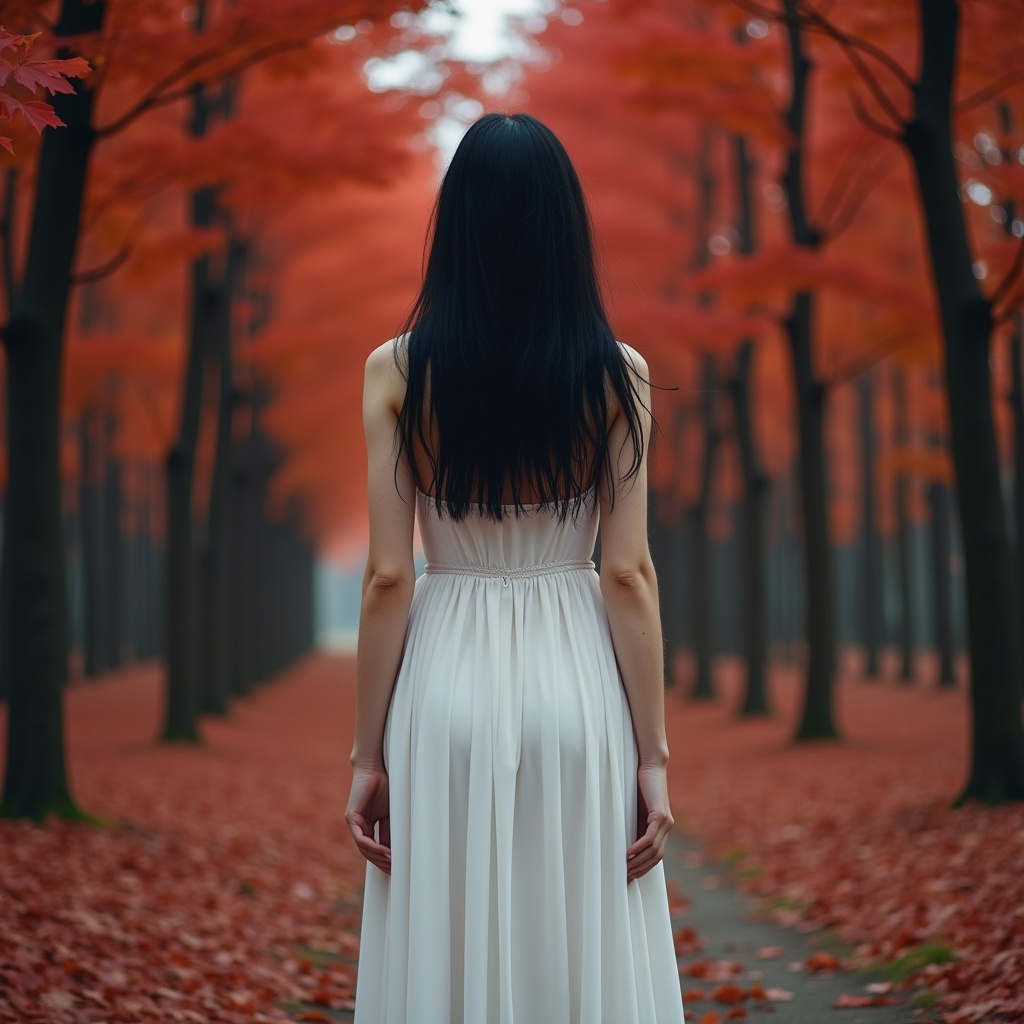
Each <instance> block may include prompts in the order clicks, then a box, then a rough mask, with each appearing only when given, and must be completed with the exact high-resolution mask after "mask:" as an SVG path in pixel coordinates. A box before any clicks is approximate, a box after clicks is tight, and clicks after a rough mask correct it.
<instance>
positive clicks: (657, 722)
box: [601, 346, 674, 881]
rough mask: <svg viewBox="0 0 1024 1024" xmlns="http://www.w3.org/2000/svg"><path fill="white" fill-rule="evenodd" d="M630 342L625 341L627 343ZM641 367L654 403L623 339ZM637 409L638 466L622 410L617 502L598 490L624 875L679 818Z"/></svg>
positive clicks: (616, 446)
mask: <svg viewBox="0 0 1024 1024" xmlns="http://www.w3.org/2000/svg"><path fill="white" fill-rule="evenodd" d="M624 347H625V346H624ZM625 349H626V353H627V355H628V356H629V358H630V359H631V360H632V362H633V366H634V367H635V369H636V371H637V373H638V374H639V375H640V376H641V377H643V378H644V379H643V380H638V381H637V391H638V393H639V395H640V398H641V400H642V402H643V404H644V405H646V406H648V407H649V406H650V401H651V399H650V386H649V385H648V384H647V383H646V380H647V379H648V378H649V371H648V368H647V363H646V362H645V361H644V359H643V357H642V356H641V355H640V354H639V353H638V352H636V351H635V350H633V349H630V348H628V347H625ZM638 411H639V412H640V420H641V430H642V434H643V438H644V458H643V461H642V463H641V466H640V469H639V472H637V474H636V476H634V477H633V478H632V479H630V480H628V481H627V480H625V479H624V477H625V475H626V473H627V471H628V468H629V465H630V463H631V462H632V455H633V451H632V444H631V443H630V440H629V431H628V428H627V425H626V419H625V416H624V415H623V414H622V412H621V411H620V412H619V414H618V416H617V417H616V419H615V420H614V421H613V423H612V427H611V430H610V435H609V458H610V460H611V471H612V472H613V473H615V474H616V492H615V507H614V508H612V506H611V504H610V502H609V500H608V496H607V495H605V494H604V493H603V492H602V495H601V594H602V596H603V597H604V603H605V609H606V611H607V613H608V624H609V627H610V630H611V635H612V644H613V646H614V648H615V657H616V660H617V661H618V664H619V672H620V673H621V675H622V684H623V687H624V688H625V691H626V696H627V698H628V700H629V710H630V716H631V717H632V719H633V731H634V733H635V734H636V743H637V753H638V760H639V765H638V768H637V790H638V806H637V810H638V819H639V820H638V822H637V827H638V831H639V832H642V834H641V835H640V836H639V837H638V838H637V839H636V841H635V842H633V843H632V844H631V845H630V846H629V847H628V848H627V850H626V877H627V880H628V881H633V880H634V879H636V878H639V877H640V876H641V875H644V874H646V873H647V872H648V871H650V870H651V868H653V867H654V866H655V865H656V864H658V863H659V862H660V861H661V860H662V858H663V857H664V855H665V845H666V843H667V842H668V835H669V832H671V830H672V825H673V824H674V820H673V818H672V812H671V810H670V809H669V799H668V772H667V767H668V739H667V737H666V734H665V675H664V665H665V662H664V652H663V650H662V637H661V613H660V610H659V606H658V580H657V577H656V576H655V573H654V562H653V561H652V560H651V551H650V546H649V543H648V539H647V448H648V446H649V444H650V437H651V417H650V414H649V413H648V412H647V411H646V410H644V409H640V410H638Z"/></svg>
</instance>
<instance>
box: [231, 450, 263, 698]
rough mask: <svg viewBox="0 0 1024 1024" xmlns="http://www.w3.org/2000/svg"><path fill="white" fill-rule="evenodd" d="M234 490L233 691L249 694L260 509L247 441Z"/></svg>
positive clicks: (236, 467)
mask: <svg viewBox="0 0 1024 1024" xmlns="http://www.w3.org/2000/svg"><path fill="white" fill-rule="evenodd" d="M232 488H233V491H234V494H233V497H232V503H233V506H234V508H235V514H236V521H235V529H234V530H232V533H231V540H232V545H233V553H232V563H233V566H234V569H233V571H232V574H231V585H232V586H233V587H234V596H233V598H232V607H233V609H234V614H233V615H232V616H231V623H230V628H231V636H232V645H231V646H232V656H231V692H232V693H235V694H246V693H248V692H249V691H250V689H252V685H253V682H254V681H255V671H254V661H253V631H254V629H255V626H256V619H255V602H254V597H255V593H256V586H257V581H256V564H257V559H258V558H259V551H258V550H257V548H256V538H257V532H258V518H259V515H260V510H259V508H258V507H257V505H256V497H255V481H254V479H253V466H252V452H251V451H250V442H249V441H246V442H245V444H244V445H243V446H242V448H241V450H240V451H239V453H238V456H237V459H236V461H235V465H234V468H233V473H232Z"/></svg>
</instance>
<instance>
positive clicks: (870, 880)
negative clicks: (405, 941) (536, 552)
mask: <svg viewBox="0 0 1024 1024" xmlns="http://www.w3.org/2000/svg"><path fill="white" fill-rule="evenodd" d="M735 674H736V673H735V671H734V668H733V667H732V666H730V665H728V664H725V665H723V666H722V672H721V679H720V686H721V690H722V692H723V693H724V694H725V695H726V696H725V698H724V699H723V700H721V701H719V702H717V703H715V704H705V705H694V704H691V703H688V702H687V701H685V700H684V699H683V697H682V695H681V694H678V693H670V694H669V699H668V719H669V726H670V730H671V742H672V755H673V757H672V763H671V772H672V782H673V809H674V811H675V815H676V818H677V822H678V823H679V825H680V827H682V828H685V829H687V830H688V831H693V832H695V833H697V834H698V835H701V836H703V837H706V838H708V839H709V840H710V841H711V844H712V846H711V848H712V851H713V852H714V853H715V854H717V855H719V856H727V857H728V858H729V859H730V860H731V862H732V863H733V864H734V867H735V870H736V877H737V878H738V879H739V880H740V881H741V884H742V885H743V886H744V887H745V888H746V889H748V890H749V891H750V892H751V893H752V894H755V895H758V896H761V897H763V898H764V902H765V906H766V907H769V908H771V913H772V915H773V916H774V917H776V918H777V919H779V920H781V921H782V922H784V923H786V924H790V925H795V926H797V927H801V928H806V929H808V930H810V929H820V928H824V929H830V930H831V932H834V933H835V936H836V941H837V942H840V941H842V942H845V943H847V944H848V945H845V946H843V947H842V949H841V950H839V947H838V946H837V947H836V949H837V952H838V955H839V960H840V961H841V962H843V963H848V964H851V965H855V964H857V963H862V962H866V961H877V960H885V961H890V962H892V961H896V966H895V967H894V968H893V973H894V977H896V978H897V980H898V978H899V976H900V975H901V974H902V973H906V972H907V971H909V970H911V969H913V968H914V967H915V966H917V967H920V964H921V962H922V961H924V960H928V959H931V960H937V961H942V962H939V963H934V964H932V965H931V966H924V967H923V971H922V970H919V971H918V973H917V975H916V977H917V978H918V980H920V979H921V978H922V977H923V978H925V979H926V980H927V981H928V982H929V984H930V985H931V986H932V987H933V988H934V989H935V990H936V991H937V992H938V993H939V999H940V1003H939V1005H938V1006H936V1007H935V1008H934V1009H932V1010H931V1011H929V1013H928V1014H925V1015H923V1017H922V1019H933V1020H939V1019H945V1020H946V1021H948V1022H950V1024H966V1022H969V1021H993V1022H994V1021H1013V1020H1024V969H1022V965H1024V808H1019V807H1011V808H1000V809H995V810H990V809H982V808H976V807H965V808H962V809H959V810H955V811H954V810H951V809H950V807H949V804H950V800H951V798H952V797H953V796H954V795H955V794H956V792H957V791H958V789H959V787H960V786H961V784H962V782H963V780H964V777H965V771H966V749H967V718H966V697H965V695H964V693H963V692H962V691H960V692H955V693H942V694H940V693H935V692H930V691H927V692H926V691H925V690H924V689H902V688H897V687H895V686H893V685H889V684H864V683H859V682H855V681H853V680H850V681H844V682H843V683H842V684H841V685H840V687H839V692H838V706H839V716H838V717H839V720H840V723H841V725H842V727H843V729H844V732H845V734H846V737H847V738H846V739H845V740H844V741H842V742H841V743H838V744H836V743H832V744H827V743H816V744H810V745H805V746H801V747H797V748H794V747H791V746H789V745H788V744H787V743H786V739H787V737H788V735H789V732H790V725H789V721H790V718H791V715H792V704H793V698H794V695H795V692H796V684H795V680H794V679H793V678H791V677H788V676H786V675H785V674H781V673H780V674H778V675H777V676H776V677H775V678H774V679H773V689H774V697H775V699H776V701H777V702H778V704H779V706H780V707H781V708H782V712H781V713H780V715H779V716H778V717H777V718H775V719H771V720H767V721H757V722H742V723H737V722H735V721H734V720H733V718H732V715H731V713H730V704H731V695H732V694H733V693H734V692H735V689H736V679H735ZM160 687H161V676H160V672H159V670H158V669H157V668H156V667H155V666H146V667H141V668H135V669H132V670H129V671H126V672H123V673H120V674H118V675H117V676H112V677H109V678H107V679H105V680H103V681H102V682H99V683H94V684H81V683H79V684H76V685H74V686H72V687H70V688H69V690H68V693H67V697H66V708H67V716H66V717H67V728H68V743H69V763H70V770H71V779H72V786H73V791H74V795H75V797H76V798H77V800H78V802H79V804H80V805H81V806H82V807H83V808H84V809H86V810H88V811H90V812H92V813H94V814H99V815H102V816H104V817H105V818H107V819H109V820H110V821H111V822H112V827H110V828H105V829H104V828H95V827H92V826H87V825H77V824H66V823H58V822H55V821H50V822H48V823H47V824H46V825H45V826H44V827H41V828H40V827H37V826H33V825H29V824H25V823H11V822H0V851H2V853H0V856H2V870H0V1022H3V1024H8V1022H19V1024H36V1022H47V1024H64V1022H69V1024H70V1022H84V1021H89V1022H100V1021H109V1022H112V1024H113V1022H128V1021H155V1020H160V1021H187V1022H195V1024H207V1022H221V1021H223V1022H227V1024H231V1022H243V1021H245V1022H250V1021H284V1020H296V1019H306V1020H327V1019H331V1018H334V1017H337V1016H344V1015H345V1013H346V1010H349V1009H350V1008H351V999H352V994H353V982H354V964H355V956H356V952H357V934H358V932H357V929H358V920H359V916H358V914H359V912H358V899H359V891H360V886H361V883H362V878H363V862H362V861H361V860H360V859H359V858H358V857H357V856H356V854H355V852H354V849H353V847H352V844H351V841H350V839H349V837H348V830H347V827H346V826H345V822H344V816H343V814H344V804H345V801H346V799H347V794H348V751H349V748H350V743H351V728H352V696H353V693H352V663H351V661H350V660H348V659H339V658H332V657H326V656H315V657H311V658H309V659H307V660H306V661H304V662H303V663H302V664H300V665H299V666H297V667H296V668H294V669H293V670H292V671H290V672H289V673H287V674H286V676H285V677H283V678H282V679H280V680H278V681H276V682H274V683H273V684H271V685H269V686H267V687H265V688H263V689H262V690H261V691H259V692H258V693H256V694H255V695H253V696H252V697H250V698H246V699H243V700H238V701H236V702H235V704H234V706H233V713H232V716H231V718H229V719H227V720H216V719H204V722H203V732H204V736H205V740H206V742H205V744H204V745H203V746H202V747H200V748H189V747H180V746H172V747H167V746H161V745H159V744H157V743H155V742H154V738H155V737H156V735H157V733H158V731H159V725H160V712H161V705H160V700H161V693H160ZM3 714H4V711H3V710H2V709H0V737H2V736H3V735H5V734H6V723H5V721H4V720H3ZM685 903H686V900H685V896H684V894H677V895H675V896H674V898H673V910H674V911H675V913H676V915H678V914H679V913H681V912H682V911H683V909H684V907H685ZM684 920H685V919H684ZM677 923H678V921H677ZM699 945H700V936H698V935H694V934H692V931H691V932H690V933H687V930H686V929H685V928H682V929H680V931H679V933H678V937H677V946H678V949H679V952H680V954H681V956H682V962H683V971H684V977H683V983H684V988H686V989H692V988H696V987H699V986H703V987H704V988H705V989H707V990H708V991H707V995H708V996H709V997H713V996H714V994H715V992H717V991H718V990H719V989H723V991H722V992H720V993H719V994H720V995H723V996H724V995H728V994H732V995H736V996H737V1000H739V999H740V996H739V995H738V994H737V993H732V992H731V989H730V991H729V992H726V991H724V989H725V988H729V984H730V982H729V980H728V979H727V978H726V977H724V976H723V977H721V978H718V977H717V975H715V976H712V975H714V972H711V974H710V975H709V974H705V975H704V976H702V975H700V974H699V973H696V974H694V973H693V968H692V964H693V962H694V961H693V959H692V957H693V954H694V953H695V952H697V951H698V950H699ZM826 955H827V954H822V956H823V957H824V956H826ZM950 956H955V957H957V959H956V960H950V959H949V957H950ZM915 957H916V959H915ZM904 958H908V959H904ZM831 965H832V964H831V963H829V964H819V965H817V966H826V967H827V966H831ZM749 966H755V965H754V964H752V965H749ZM803 967H804V969H807V970H810V969H814V967H815V965H813V964H805V965H803ZM794 980H796V979H794ZM723 986H724V988H723ZM792 987H793V988H795V989H798V986H797V985H794V986H792ZM895 987H898V985H897V986H894V988H895ZM750 988H751V991H750V992H748V993H746V996H744V997H743V998H744V1000H745V1002H744V1003H743V1005H746V1006H747V1007H748V1008H749V1009H750V1010H751V1011H752V1012H756V1011H758V1010H764V1011H766V1012H767V1011H768V1010H770V1008H771V1006H772V1005H773V1004H774V1005H778V1004H777V999H780V998H782V995H785V993H783V994H782V995H780V994H777V993H774V992H773V993H771V994H770V995H766V996H765V997H764V998H763V999H756V998H755V995H760V993H756V992H754V990H753V987H752V986H750ZM878 989H879V990H883V989H885V986H878ZM772 996H775V997H776V1000H775V1001H773V999H772V998H771V997H772ZM796 998H797V1000H798V999H799V993H797V997H796ZM865 998H866V997H865ZM715 1002H716V1003H718V1004H719V1008H718V1010H714V1011H709V1012H712V1013H720V1015H721V1017H722V1019H726V1018H733V1017H736V1016H739V1014H740V1013H741V1012H742V1006H741V1005H739V1004H737V1005H733V1006H732V1007H731V1008H730V1005H729V1002H728V1001H727V1000H725V999H716V1000H715ZM690 1005H691V1011H690V1013H689V1014H688V1019H692V1020H696V1021H700V1020H701V1019H702V1016H704V1011H703V1010H702V1008H701V1004H700V1003H699V1002H693V1003H691V1004H690ZM703 1005H704V1006H710V1005H711V1004H710V1003H704V1004H703ZM698 1011H699V1012H698ZM836 1012H837V1014H838V1015H839V1019H841V1018H842V1011H840V1010H837V1011H836ZM714 1019H715V1018H714V1017H710V1018H709V1021H710V1020H714Z"/></svg>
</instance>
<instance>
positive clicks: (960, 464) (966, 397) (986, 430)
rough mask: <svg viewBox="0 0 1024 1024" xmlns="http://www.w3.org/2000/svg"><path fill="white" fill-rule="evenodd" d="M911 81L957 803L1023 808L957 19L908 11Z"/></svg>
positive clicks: (949, 5) (987, 334)
mask: <svg viewBox="0 0 1024 1024" xmlns="http://www.w3.org/2000/svg"><path fill="white" fill-rule="evenodd" d="M918 10H919V12H920V20H921V29H922V56H921V77H920V81H919V82H918V85H917V88H916V90H915V107H914V113H913V116H912V118H911V120H910V121H909V123H908V124H907V126H906V130H905V134H904V142H905V144H906V147H907V149H908V151H909V153H910V156H911V159H912V161H913V165H914V170H915V173H916V175H917V182H918V187H919V191H920V195H921V202H922V207H923V210H924V215H925V223H926V226H927V231H928V244H929V254H930V258H931V266H932V274H933V277H934V281H935V287H936V292H937V295H938V299H939V308H940V312H941V318H942V331H943V336H944V338H945V351H946V388H947V392H948V397H949V414H950V426H951V433H952V451H953V464H954V466H955V467H956V492H957V505H958V508H959V513H960V525H961V530H962V535H963V546H964V561H965V565H966V577H967V580H966V585H967V623H968V634H969V637H970V657H971V711H972V719H973V721H972V737H971V739H972V744H971V747H972V750H971V769H970V776H969V778H968V781H967V784H966V786H965V788H964V790H963V792H962V793H961V794H960V797H959V802H962V801H964V800H968V799H978V800H983V801H987V802H998V801H1002V800H1022V799H1024V723H1022V720H1021V703H1020V695H1021V643H1020V612H1019V609H1018V597H1017V588H1016V583H1015V580H1014V570H1013V560H1012V557H1011V550H1010V538H1009V532H1008V529H1007V522H1006V516H1005V510H1004V506H1003V495H1002V489H1001V486H1000V477H999V457H998V452H997V447H996V437H995V425H994V422H993V416H992V386H991V375H990V373H991V371H990V369H989V346H990V342H991V335H992V309H991V305H990V303H989V302H988V300H987V299H986V298H985V297H984V296H983V295H982V293H981V291H980V289H979V287H978V282H977V280H976V279H975V277H974V273H973V269H972V261H971V251H970V247H969V245H968V242H967V231H966V225H965V223H964V212H963V207H962V205H961V200H960V192H959V181H958V179H957V173H956V165H955V163H954V156H953V135H952V126H951V91H952V82H953V72H954V68H955V66H956V48H957V37H958V20H959V9H958V6H957V4H956V2H955V0H927V3H926V2H925V0H919V3H918Z"/></svg>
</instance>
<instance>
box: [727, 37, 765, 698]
mask: <svg viewBox="0 0 1024 1024" xmlns="http://www.w3.org/2000/svg"><path fill="white" fill-rule="evenodd" d="M741 38H742V36H741ZM733 153H734V158H735V162H736V187H737V206H738V209H739V216H738V218H737V221H738V224H737V226H738V230H739V250H740V252H741V253H745V254H749V253H752V252H753V251H754V248H755V246H756V242H757V240H756V230H755V223H754V200H753V177H754V169H753V166H752V164H751V160H750V155H749V153H748V152H747V141H746V139H745V138H743V136H742V135H737V136H734V138H733ZM753 361H754V344H753V342H751V341H747V342H744V344H743V345H742V346H741V348H740V351H739V353H738V355H737V360H736V376H735V377H734V378H733V382H732V395H733V404H734V408H735V414H736V434H737V440H738V443H739V450H740V464H741V466H742V474H743V497H742V506H741V511H740V515H741V519H742V527H741V530H742V535H743V543H742V550H743V569H742V584H741V586H742V590H743V653H744V657H745V660H746V663H747V680H746V686H745V688H744V694H743V703H742V704H741V706H740V709H739V713H740V714H741V715H744V716H746V715H762V714H766V713H767V712H768V710H769V708H768V694H767V689H766V683H765V663H766V662H767V660H768V628H767V613H766V609H765V561H766V554H765V541H764V504H765V494H766V492H767V489H768V479H767V477H766V476H765V474H764V472H763V471H762V470H761V463H760V459H759V458H758V455H757V441H756V438H755V436H754V423H753V417H752V410H753V407H754V395H753V380H752V369H753Z"/></svg>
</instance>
